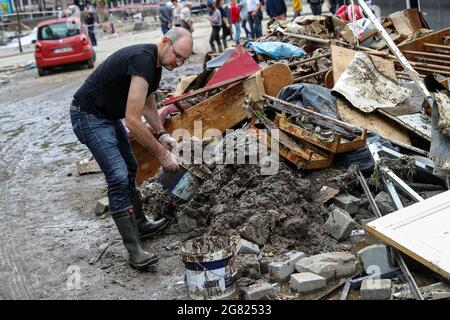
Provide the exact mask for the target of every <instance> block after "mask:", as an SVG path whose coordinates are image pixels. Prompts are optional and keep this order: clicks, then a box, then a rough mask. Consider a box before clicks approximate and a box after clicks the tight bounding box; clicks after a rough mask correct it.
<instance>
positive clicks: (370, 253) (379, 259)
mask: <svg viewBox="0 0 450 320" xmlns="http://www.w3.org/2000/svg"><path fill="white" fill-rule="evenodd" d="M358 258H359V261H360V262H361V265H362V267H363V268H364V270H365V272H366V273H367V274H368V275H371V274H374V273H375V274H378V273H380V274H384V273H387V272H390V271H392V270H393V269H394V268H392V266H391V264H390V262H389V251H388V249H387V247H386V245H384V244H374V245H371V246H368V247H365V248H364V249H362V250H360V251H358Z"/></svg>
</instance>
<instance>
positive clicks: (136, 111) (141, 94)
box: [125, 76, 167, 159]
mask: <svg viewBox="0 0 450 320" xmlns="http://www.w3.org/2000/svg"><path fill="white" fill-rule="evenodd" d="M147 90H148V83H147V81H146V80H145V79H144V78H142V77H139V76H132V77H131V83H130V90H129V92H128V100H127V108H126V112H125V121H126V124H127V127H128V129H130V131H131V133H132V134H133V137H134V138H135V139H136V140H137V142H139V144H141V145H142V146H144V147H145V148H146V149H148V150H149V151H150V152H151V153H153V154H154V155H155V156H156V157H158V159H160V158H161V157H163V156H164V155H166V154H167V150H166V149H165V148H164V147H163V146H162V145H161V144H160V143H159V142H158V140H156V139H155V137H153V135H152V134H151V133H150V131H149V130H148V129H147V128H146V127H145V125H144V123H143V122H142V120H141V115H142V111H143V109H144V104H145V99H146V94H147Z"/></svg>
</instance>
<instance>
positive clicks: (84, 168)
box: [75, 159, 102, 176]
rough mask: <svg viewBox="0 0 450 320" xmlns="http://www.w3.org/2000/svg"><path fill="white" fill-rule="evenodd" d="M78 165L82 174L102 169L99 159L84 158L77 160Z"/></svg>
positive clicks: (79, 172)
mask: <svg viewBox="0 0 450 320" xmlns="http://www.w3.org/2000/svg"><path fill="white" fill-rule="evenodd" d="M75 164H76V166H77V170H78V174H79V175H80V176H81V175H83V174H88V173H100V172H102V169H100V166H99V165H98V163H97V161H95V160H90V159H82V160H77V161H75Z"/></svg>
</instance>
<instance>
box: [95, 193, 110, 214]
mask: <svg viewBox="0 0 450 320" xmlns="http://www.w3.org/2000/svg"><path fill="white" fill-rule="evenodd" d="M108 210H109V199H108V197H105V198H102V199H100V200H98V201H97V204H96V206H95V210H94V212H95V214H96V215H97V216H101V215H102V214H104V213H105V212H106V211H108Z"/></svg>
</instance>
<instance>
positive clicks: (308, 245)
mask: <svg viewBox="0 0 450 320" xmlns="http://www.w3.org/2000/svg"><path fill="white" fill-rule="evenodd" d="M361 10H363V11H364V10H365V8H364V5H362V6H361ZM371 19H372V17H371V16H370V15H369V16H368V18H365V17H363V18H362V19H360V20H358V21H349V20H348V19H347V20H346V19H343V18H342V16H302V17H298V18H296V19H294V20H292V21H279V20H275V19H272V20H271V21H270V22H269V24H268V30H269V32H268V34H267V35H266V36H263V37H261V38H259V39H257V40H255V41H252V42H248V43H246V44H245V48H244V47H240V46H238V47H236V49H234V51H232V52H229V53H226V54H224V55H222V56H219V57H216V58H214V59H211V60H209V59H210V58H211V57H209V58H208V57H207V56H206V57H205V64H204V67H205V68H204V70H203V72H202V73H201V74H199V75H198V76H191V77H189V81H188V80H185V81H183V83H180V85H179V86H178V88H177V91H176V92H177V94H176V96H175V97H162V99H161V101H162V102H161V103H162V104H163V105H165V107H167V108H171V109H170V110H172V111H173V112H175V113H177V114H176V115H175V116H172V117H171V114H170V113H169V112H166V111H164V112H162V113H161V114H163V115H164V117H165V118H167V117H171V121H170V122H169V124H168V128H169V129H170V130H168V131H169V132H171V131H172V130H174V129H176V128H178V127H180V128H184V129H186V130H188V131H189V132H190V133H191V135H195V136H198V132H197V133H194V132H193V128H192V125H191V122H190V121H192V120H193V119H194V118H195V119H196V118H197V117H199V116H198V114H201V113H202V112H203V113H204V112H206V110H215V111H213V113H218V114H221V112H222V111H221V109H220V108H221V105H222V103H224V101H227V102H230V104H232V105H233V107H232V108H233V110H234V112H230V113H229V114H227V115H223V114H221V115H222V117H221V119H222V120H223V121H222V120H221V121H215V120H214V117H213V116H209V115H204V116H203V118H204V119H207V120H205V121H210V122H208V123H207V127H208V129H209V128H214V127H219V131H220V132H221V133H222V134H224V133H225V132H224V131H225V130H226V129H231V128H233V129H237V130H234V131H233V132H226V134H225V138H224V139H219V141H215V142H214V143H211V140H208V139H206V138H204V137H202V138H204V139H203V140H201V139H200V141H201V142H202V148H203V150H205V148H210V149H213V150H214V152H213V154H214V159H215V160H216V159H217V158H218V157H219V156H221V155H222V156H223V155H224V151H225V149H226V148H227V147H228V146H229V144H230V141H233V143H234V141H235V142H236V143H235V144H233V147H232V149H233V154H232V155H231V158H232V159H237V158H238V157H239V154H240V156H241V159H245V160H246V161H244V163H242V162H241V163H237V161H234V162H233V163H229V162H228V163H225V164H224V163H220V162H216V161H213V162H212V163H208V164H207V166H208V169H209V170H210V175H209V176H208V177H207V178H205V179H202V181H201V183H200V185H199V187H198V190H197V191H196V192H195V194H193V196H192V197H191V198H190V199H186V200H182V199H177V198H176V197H173V196H172V195H170V194H168V193H167V192H165V190H164V189H161V188H160V187H158V186H152V188H150V189H147V190H146V189H144V190H143V192H144V193H145V195H146V197H145V208H144V209H145V211H146V213H147V214H149V215H155V216H167V217H170V218H171V220H172V225H171V228H172V229H171V230H172V231H170V232H174V233H175V232H177V230H178V231H179V232H181V233H184V234H186V235H188V236H189V237H190V236H192V235H193V234H198V233H200V234H201V233H202V232H204V233H205V234H208V235H223V236H234V235H238V236H240V237H241V240H240V243H239V244H238V248H237V251H236V252H237V253H238V255H237V256H236V265H237V269H238V274H237V278H239V280H238V282H239V283H240V284H241V287H243V288H244V289H243V290H244V291H243V293H242V294H243V297H244V298H245V299H261V298H263V297H268V296H271V297H272V298H273V297H275V296H276V294H275V292H276V291H278V289H277V290H275V289H274V287H273V286H272V285H270V284H268V283H264V282H262V284H261V282H258V283H255V281H256V280H258V279H260V278H262V277H266V276H267V277H268V279H270V280H271V281H275V282H280V283H281V282H285V281H286V280H288V279H290V286H291V288H292V289H293V290H294V291H297V292H301V293H304V292H309V291H313V290H317V289H321V288H323V287H324V286H325V284H326V283H327V282H328V283H329V282H331V281H333V280H336V279H341V278H347V277H351V276H354V275H355V273H356V272H357V271H358V272H362V271H360V269H361V268H359V266H358V268H357V263H356V257H355V255H354V254H352V253H351V252H358V254H357V257H358V259H359V260H360V262H361V267H362V269H363V271H364V272H365V273H366V274H369V275H370V274H374V273H375V274H381V275H382V276H383V277H391V276H392V275H393V274H395V273H396V272H398V269H395V268H393V266H391V264H390V261H389V258H390V257H389V255H388V250H387V247H386V245H384V244H376V245H368V244H367V243H366V241H365V239H366V236H367V233H366V231H367V230H371V225H372V224H373V223H376V222H377V219H379V218H380V217H381V216H383V215H388V214H390V213H392V212H394V211H396V210H397V209H398V207H399V206H400V205H401V206H404V205H410V204H411V203H412V202H413V201H417V200H420V199H422V198H421V197H420V196H419V195H418V194H417V193H416V192H414V190H413V189H414V188H417V189H420V191H423V192H434V193H436V194H437V193H438V192H440V190H442V189H443V188H442V186H443V185H441V186H439V183H437V182H436V184H434V183H435V182H430V181H427V180H426V178H425V179H424V178H423V176H421V175H420V174H423V172H419V171H420V170H422V171H425V173H426V174H430V172H435V171H436V170H435V168H434V167H433V161H431V164H430V162H422V163H421V162H420V161H419V160H418V156H417V155H420V156H422V157H428V156H429V152H428V151H427V150H428V147H429V145H430V142H431V141H432V139H431V138H432V131H431V130H430V129H429V127H430V126H429V125H430V124H431V123H432V121H431V120H432V119H431V117H430V115H431V114H430V112H429V111H430V110H428V112H427V110H426V107H425V108H423V107H422V103H423V102H426V103H427V102H428V103H430V101H431V100H430V98H434V97H431V95H430V94H429V93H427V90H426V88H425V85H424V83H423V81H422V80H421V79H422V78H423V76H424V75H425V74H427V73H430V72H437V71H442V72H440V74H443V75H450V72H448V70H447V67H445V66H446V65H447V64H449V63H450V61H448V59H447V58H446V57H444V56H443V55H440V56H430V55H428V54H425V55H422V56H421V57H422V58H424V57H425V58H427V59H428V58H429V59H437V60H438V61H431V60H423V59H422V60H420V59H418V58H417V56H419V55H417V56H416V55H415V54H414V53H413V51H414V50H411V46H410V45H411V44H412V43H413V44H414V45H416V44H417V43H419V44H420V45H421V46H422V48H421V52H422V53H423V52H424V51H425V49H424V48H433V49H435V50H434V52H435V54H438V53H437V51H436V50H437V49H440V50H447V47H448V45H445V44H442V43H439V44H436V43H430V42H424V41H422V40H423V39H428V40H427V41H432V40H431V39H432V35H433V33H430V32H429V30H428V25H427V24H426V21H425V20H424V18H423V16H422V15H421V13H420V12H419V11H417V10H415V11H414V10H409V11H408V10H406V11H402V12H398V13H396V14H392V15H390V16H388V17H386V18H382V19H380V24H376V23H374V25H372V24H371V23H369V22H370V20H371ZM355 29H357V34H354V31H355ZM388 34H389V35H390V39H387V38H386V37H389V36H387V35H388ZM438 34H439V35H447V33H446V32H443V31H439V32H438ZM421 39H422V40H421ZM433 39H434V38H433ZM433 41H434V40H433ZM439 41H440V40H439ZM439 46H441V47H439ZM442 46H444V47H445V48H444V47H442ZM387 47H389V48H390V50H391V51H392V52H393V53H394V55H391V54H390V53H389V52H388V51H381V50H383V49H384V48H387ZM374 48H375V49H374ZM275 49H280V50H281V49H283V50H284V51H283V54H281V53H280V52H276V51H277V50H275ZM403 51H404V52H403ZM405 55H406V57H405ZM237 56H239V57H241V58H242V60H241V61H244V60H245V61H246V63H247V62H248V63H249V65H250V66H251V67H249V68H247V67H245V68H244V66H243V67H242V70H241V69H240V68H239V62H236V61H237V60H239V59H235V58H236V57H237ZM233 57H234V58H233ZM438 58H439V59H438ZM207 59H208V60H209V62H208V60H207ZM431 62H434V63H436V65H434V66H433V63H431ZM444 62H445V63H444ZM281 65H283V67H284V68H285V69H282V68H281ZM207 66H209V67H207ZM271 67H276V68H277V70H278V71H276V72H278V75H279V77H278V76H276V75H275V74H277V73H273V74H271V75H270V76H267V74H266V76H264V75H263V74H264V72H267V70H269V69H270V68H271ZM413 68H414V69H415V70H414V69H413ZM433 68H435V69H433ZM215 69H216V70H215ZM273 70H275V68H274V69H273ZM368 70H369V72H368ZM416 71H419V72H420V74H418V73H417V72H416ZM374 75H375V76H374ZM400 78H401V79H402V80H401V81H399V79H400ZM277 79H280V81H279V82H280V83H281V82H283V85H278V86H275V87H273V86H271V85H268V83H269V82H270V81H273V82H276V80H277ZM281 79H283V80H281ZM410 80H413V82H411V81H410ZM208 84H210V85H208ZM225 84H226V85H227V86H229V87H225ZM412 85H413V86H414V85H415V86H417V88H418V91H419V94H418V95H417V96H414V99H413V98H412V97H411V96H413V95H414V94H415V93H417V92H415V91H414V94H413V90H412V89H411V86H412ZM447 85H448V84H447ZM331 89H333V90H331ZM230 90H231V91H230ZM227 91H228V93H229V94H228V95H225V93H226V92H227ZM416 91H417V89H416ZM337 92H339V94H337V95H336V93H337ZM441 92H442V91H441ZM421 93H422V94H423V97H422V95H420V94H421ZM440 94H441V93H440ZM333 95H336V96H333ZM343 96H344V97H345V98H346V99H343ZM438 96H439V95H438ZM444 96H445V94H444ZM424 98H425V99H424ZM231 100H232V102H231ZM416 100H417V101H416ZM171 104H173V105H171ZM175 107H176V108H175ZM241 107H242V108H241ZM192 108H196V109H197V110H196V111H195V113H194V112H192V113H191V114H193V115H194V116H193V117H191V116H190V115H189V114H188V115H187V114H186V113H189V110H190V109H191V110H192ZM210 108H216V109H210ZM230 110H231V107H230ZM208 112H209V111H208ZM441 113H442V114H444V112H441ZM180 114H183V117H180ZM232 114H238V116H236V118H233V119H231V118H232ZM419 118H420V121H419V122H418V124H413V120H412V119H419ZM224 121H229V122H226V123H225V122H224ZM441 123H442V124H443V126H444V128H440V131H441V132H446V129H448V128H446V125H447V124H446V123H444V122H441ZM425 128H428V129H425ZM274 129H275V130H278V132H279V133H278V135H277V136H274V135H272V134H271V133H268V132H270V130H274ZM204 131H206V129H204ZM202 133H203V132H202ZM230 139H231V140H230ZM374 141H375V142H374ZM261 142H264V145H265V146H266V147H267V150H265V151H264V153H263V154H260V155H259V156H260V157H261V158H262V160H263V161H259V162H258V164H256V163H251V162H250V161H249V160H250V159H252V156H254V154H255V153H254V152H255V150H257V149H258V147H257V146H258V145H259V144H260V143H261ZM272 142H276V143H277V144H278V148H279V149H276V150H273V143H272ZM375 143H376V144H379V145H383V146H386V148H389V149H390V150H391V151H390V152H387V153H388V156H386V155H384V154H383V155H382V156H374V154H373V148H371V146H373V145H374V144H375ZM397 147H398V148H397ZM394 149H395V150H394ZM385 151H386V150H385ZM252 152H253V153H252ZM274 152H276V153H279V156H280V161H279V163H278V164H277V166H278V167H277V170H275V171H274V172H273V174H269V175H265V174H262V171H263V170H264V168H267V167H269V166H270V165H272V164H273V162H272V160H273V158H271V155H272V154H273V153H274ZM401 152H404V153H401ZM393 155H394V156H393ZM395 155H396V156H395ZM228 156H230V155H228ZM377 157H378V158H377ZM392 157H394V158H395V157H398V159H397V158H396V159H394V160H392ZM219 158H220V157H219ZM256 158H257V157H255V159H256ZM261 158H260V160H261ZM379 158H383V160H382V161H380V159H379ZM388 158H389V159H388ZM399 159H400V160H399ZM417 161H419V168H420V169H419V170H416V169H417V168H415V169H414V170H408V168H409V169H410V168H412V164H415V165H416V166H417V163H418V162H417ZM394 162H397V163H396V164H395V163H394ZM442 163H444V162H443V161H442V159H439V161H437V160H436V161H435V163H434V164H435V165H438V164H439V165H441V164H442ZM449 163H450V162H449ZM145 164H147V163H145ZM350 164H356V166H350ZM358 166H359V168H357V167H358ZM361 171H362V172H364V175H365V176H363V174H362V172H361ZM394 172H395V173H398V174H399V176H397V175H395V173H394ZM400 172H401V173H400ZM418 172H419V174H418ZM431 174H433V173H431ZM370 175H371V176H370ZM361 179H362V180H361ZM402 179H404V180H405V181H403V180H402ZM438 179H439V178H438ZM361 181H363V182H361ZM147 183H148V184H152V185H153V184H155V179H154V178H150V179H149V180H148V181H147ZM394 183H395V184H396V185H400V187H401V189H402V190H403V191H405V190H406V194H408V196H409V197H408V198H409V199H407V198H406V197H405V196H404V195H400V194H398V193H397V192H396V191H395V188H393V187H392V186H393V185H394ZM363 184H364V186H363ZM408 186H409V187H408ZM372 193H374V194H376V196H375V197H373V196H372ZM406 194H405V195H406ZM433 195H434V194H427V197H428V196H433ZM330 203H331V205H330ZM361 228H362V229H364V230H359V229H361ZM352 232H353V233H352ZM351 235H352V236H351ZM350 236H351V237H350ZM383 240H384V239H383ZM355 248H357V250H354V249H355ZM340 250H343V251H346V252H341V251H340ZM286 255H287V257H286ZM396 261H397V263H398V264H399V265H402V268H401V269H402V272H403V273H404V274H406V276H405V278H406V280H407V281H408V283H410V284H411V283H412V284H414V278H412V276H410V275H408V273H409V272H408V270H407V266H406V264H404V262H402V260H401V257H398V256H396ZM375 269H376V270H375ZM294 272H299V273H294ZM360 274H362V273H360ZM356 280H357V281H356ZM356 280H355V281H356V282H353V284H352V279H350V278H349V279H347V280H346V283H345V287H344V291H343V294H342V298H343V299H346V298H347V297H348V291H349V290H351V289H356V288H358V287H359V285H361V282H362V284H363V285H362V287H361V298H362V299H389V298H390V290H391V280H389V279H383V280H380V279H375V280H374V279H367V278H359V279H356ZM263 281H264V280H263ZM358 281H359V282H358Z"/></svg>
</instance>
